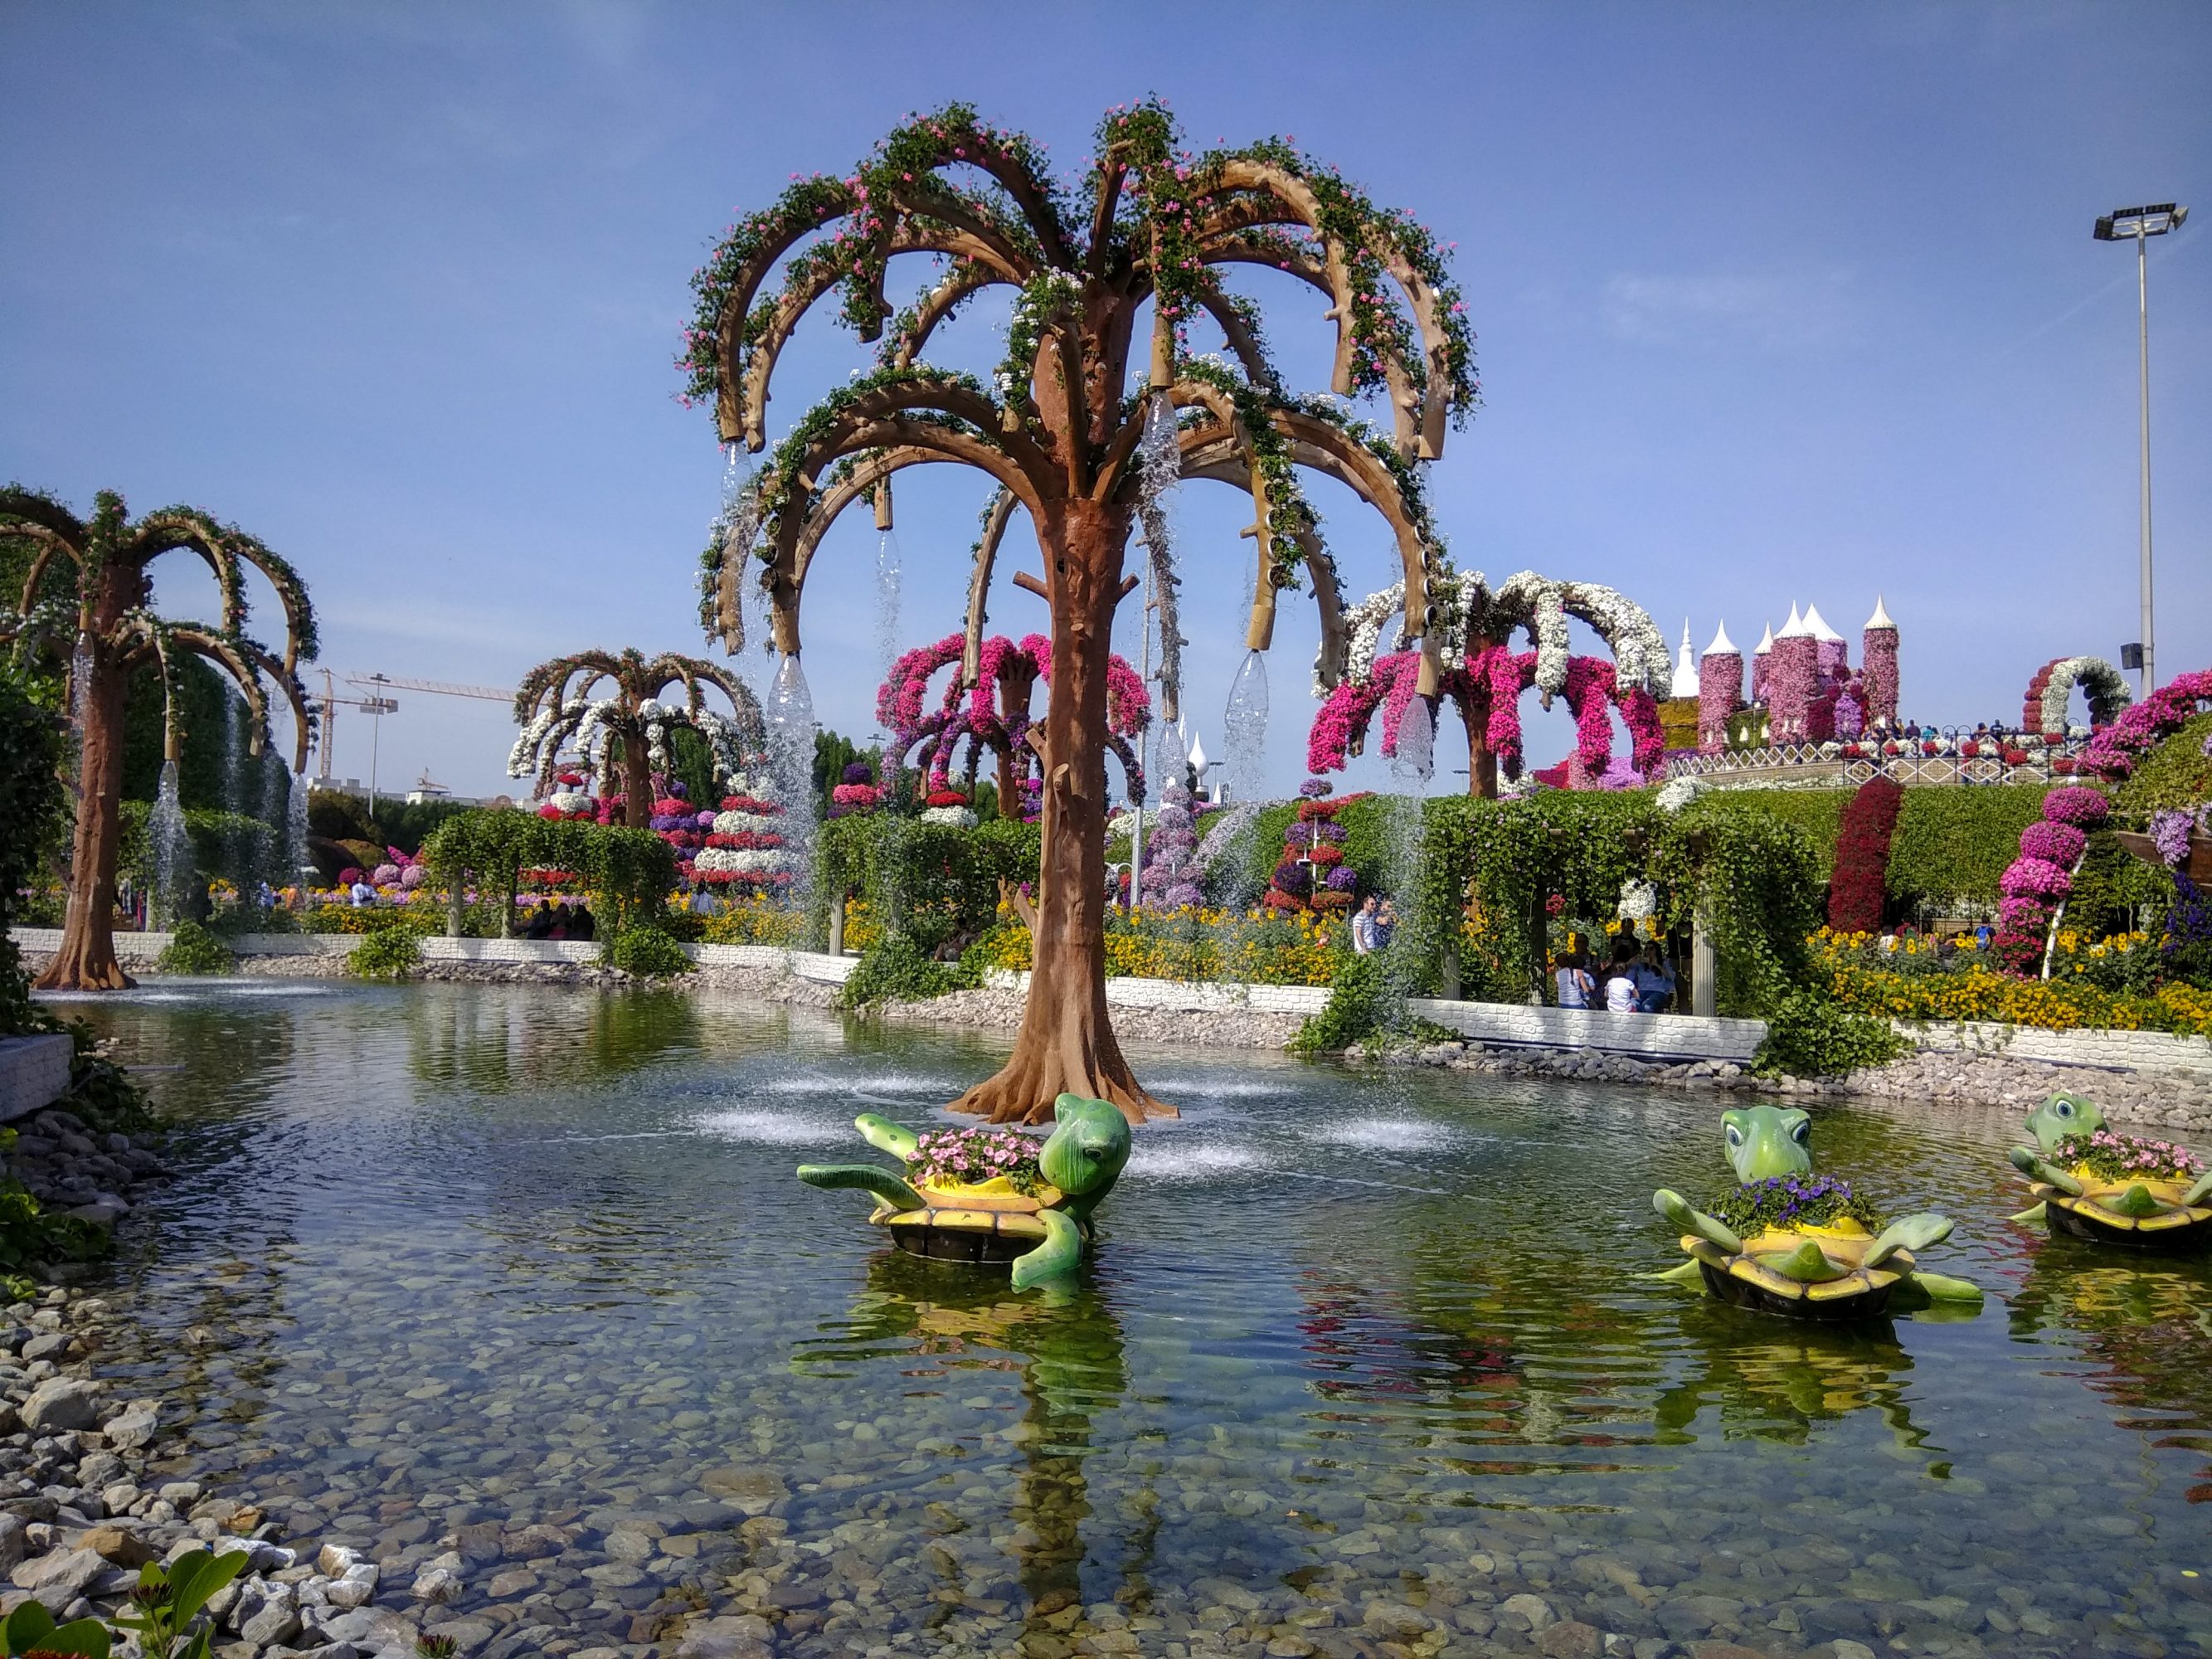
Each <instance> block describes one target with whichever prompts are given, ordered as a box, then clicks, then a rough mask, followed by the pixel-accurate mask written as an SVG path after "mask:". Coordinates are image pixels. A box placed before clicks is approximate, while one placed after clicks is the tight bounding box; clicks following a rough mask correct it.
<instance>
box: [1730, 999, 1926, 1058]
mask: <svg viewBox="0 0 2212 1659" xmlns="http://www.w3.org/2000/svg"><path fill="white" fill-rule="evenodd" d="M1911 1046H1912V1045H1911V1044H1910V1043H1908V1042H1905V1039H1904V1038H1903V1037H1901V1036H1898V1034H1897V1033H1896V1032H1895V1031H1894V1030H1892V1029H1891V1028H1890V1026H1889V1025H1888V1024H1887V1022H1885V1021H1882V1020H1879V1019H1876V1018H1874V1017H1873V1016H1872V1015H1870V1014H1861V1013H1854V1012H1851V1011H1850V1009H1847V1008H1843V1007H1839V1006H1837V1004H1835V1003H1834V1002H1832V1001H1831V1000H1829V999H1828V998H1827V997H1826V996H1823V995H1821V994H1819V993H1818V992H1814V991H1797V992H1793V993H1792V994H1790V995H1789V996H1786V997H1784V999H1783V1000H1781V1001H1780V1002H1779V1003H1778V1004H1777V1005H1776V1006H1775V1007H1774V1010H1773V1012H1771V1013H1770V1014H1768V1015H1767V1017H1766V1041H1765V1042H1762V1043H1760V1044H1759V1052H1758V1054H1755V1055H1753V1057H1752V1063H1751V1064H1752V1069H1753V1071H1755V1072H1757V1073H1759V1074H1760V1075H1761V1076H1763V1077H1842V1076H1844V1074H1845V1073H1850V1072H1856V1071H1858V1070H1859V1069H1861V1068H1862V1067H1863V1066H1886V1065H1887V1064H1888V1063H1889V1062H1890V1061H1891V1060H1895V1059H1897V1058H1898V1057H1899V1056H1900V1055H1901V1054H1905V1052H1906V1051H1907V1050H1908V1049H1910V1048H1911Z"/></svg>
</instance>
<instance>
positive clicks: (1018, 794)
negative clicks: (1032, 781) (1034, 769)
mask: <svg viewBox="0 0 2212 1659" xmlns="http://www.w3.org/2000/svg"><path fill="white" fill-rule="evenodd" d="M1008 655H1009V656H1010V657H1011V656H1012V653H1008ZM1028 662H1029V659H1028V658H1026V657H1024V658H1022V659H1020V660H1019V661H1018V662H1014V661H1008V662H1006V664H1005V665H1004V666H1003V668H1002V669H1001V671H1000V675H999V724H1000V726H1004V727H1006V729H1007V730H1008V731H1010V732H1011V731H1012V729H1013V722H1014V721H1015V720H1017V719H1019V720H1021V721H1022V722H1023V723H1024V725H1026V724H1027V723H1028V720H1029V713H1030V693H1031V692H1032V691H1033V690H1035V688H1036V672H1035V671H1033V670H1031V669H1030V667H1029V666H1028ZM1015 758H1016V757H1015V755H1014V752H1013V750H1012V749H1004V750H1000V752H999V816H1000V817H1002V818H1018V817H1020V816H1021V810H1022V809H1021V801H1022V778H1021V774H1022V769H1021V768H1020V767H1019V766H1018V765H1017V764H1016V763H1015Z"/></svg>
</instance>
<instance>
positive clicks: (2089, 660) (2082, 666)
mask: <svg viewBox="0 0 2212 1659" xmlns="http://www.w3.org/2000/svg"><path fill="white" fill-rule="evenodd" d="M2077 685H2078V686H2080V687H2081V690H2082V691H2083V692H2084V693H2085V694H2086V695H2087V697H2088V699H2089V724H2090V725H2091V726H2110V725H2111V724H2112V722H2113V721H2114V720H2118V719H2119V717H2120V714H2121V713H2122V711H2123V710H2124V709H2125V708H2127V706H2128V705H2129V704H2130V703H2131V702H2134V701H2135V693H2134V692H2133V691H2132V690H2130V689H2129V686H2128V683H2127V680H2126V678H2124V676H2123V675H2122V674H2121V672H2120V671H2119V670H2118V669H2117V668H2115V667H2113V666H2112V664H2110V663H2108V662H2106V660H2105V659H2103V658H2102V657H2053V658H2052V659H2051V660H2050V661H2049V662H2047V663H2045V664H2044V665H2043V666H2042V667H2040V668H2039V669H2037V670H2036V671H2035V678H2033V679H2032V680H2030V681H2029V682H2028V683H2027V696H2026V697H2025V698H2024V699H2022V701H2021V712H2020V723H2021V726H2022V728H2023V729H2025V730H2027V731H2030V732H2041V733H2042V734H2043V735H2044V736H2045V737H2046V738H2063V737H2064V736H2065V735H2066V705H2067V703H2068V702H2069V701H2071V700H2072V698H2073V696H2074V688H2075V686H2077Z"/></svg>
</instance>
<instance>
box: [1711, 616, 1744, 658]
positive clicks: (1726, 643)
mask: <svg viewBox="0 0 2212 1659" xmlns="http://www.w3.org/2000/svg"><path fill="white" fill-rule="evenodd" d="M1705 654H1706V655H1707V656H1709V657H1734V656H1740V655H1741V654H1742V653H1740V652H1739V651H1737V649H1736V648H1735V641H1734V640H1732V639H1730V638H1729V636H1728V624H1727V623H1722V624H1721V625H1720V627H1719V628H1718V629H1716V630H1715V632H1714V634H1713V642H1712V643H1711V645H1709V646H1707V647H1705Z"/></svg>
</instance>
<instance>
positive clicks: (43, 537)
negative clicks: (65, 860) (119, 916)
mask: <svg viewBox="0 0 2212 1659" xmlns="http://www.w3.org/2000/svg"><path fill="white" fill-rule="evenodd" d="M0 538H7V539H9V540H11V541H14V542H16V543H18V544H23V545H26V546H27V547H28V548H29V550H30V559H29V564H28V567H27V574H26V576H25V580H24V583H23V586H22V589H21V592H20V593H17V594H15V595H11V596H0V604H6V603H8V602H9V601H12V604H13V608H12V609H0V642H5V643H9V644H11V645H12V646H13V647H14V648H15V652H16V653H17V654H18V656H19V657H21V658H25V659H33V660H36V661H37V662H39V663H40V665H42V666H43V667H45V668H46V669H48V670H49V671H62V672H66V673H67V675H68V676H69V681H70V707H71V708H72V709H73V710H75V711H76V724H77V767H76V778H75V780H74V783H75V787H76V829H75V831H74V833H73V836H72V839H71V842H70V882H69V889H70V893H69V917H68V921H67V922H66V923H65V925H64V928H63V933H62V943H61V948H60V949H59V950H58V951H55V953H54V957H53V960H52V962H50V963H47V965H46V971H45V972H44V973H42V974H41V975H40V976H39V984H40V987H45V988H55V989H66V990H84V991H94V990H96V991H107V990H119V989H122V988H123V987H126V986H128V985H129V984H131V980H130V978H129V976H128V975H125V973H124V971H123V969H122V967H121V965H120V964H119V963H118V962H117V961H116V959H115V939H114V933H113V914H114V909H115V866H116V854H117V850H118V846H119V844H120V840H121V836H122V812H121V806H122V801H121V796H122V790H123V711H124V703H125V697H126V695H127V693H128V691H129V689H130V682H131V673H132V671H134V670H136V669H137V668H138V667H139V666H140V665H144V664H151V665H154V666H155V668H156V669H157V670H158V671H159V672H160V674H161V679H162V684H163V685H164V687H165V688H166V689H167V692H168V694H169V695H168V707H167V730H166V732H165V734H164V748H165V751H166V753H167V757H168V758H169V759H171V760H174V759H175V758H176V757H177V753H178V750H179V744H180V743H181V741H182V738H183V737H184V733H183V732H182V731H181V730H180V729H179V720H178V718H177V702H178V699H177V696H176V692H177V688H178V684H179V676H180V674H181V671H182V664H183V660H184V659H185V656H187V655H191V656H196V657H200V658H203V659H205V660H206V661H207V662H209V663H210V664H212V665H214V666H215V667H216V669H217V670H218V671H220V672H222V673H223V674H225V675H227V676H228V677H229V678H230V679H231V680H232V681H233V682H234V684H236V685H237V687H238V689H239V690H240V692H241V693H243V694H244V696H245V699H246V710H247V714H248V717H249V728H248V729H249V732H250V736H249V738H248V746H249V748H250V749H251V750H252V753H254V754H257V755H258V754H259V753H260V752H261V748H262V745H263V744H264V743H266V742H267V741H268V739H269V736H270V731H269V693H268V689H267V688H268V686H269V685H270V684H273V685H275V686H276V690H278V691H279V692H280V693H282V694H283V696H284V698H285V700H286V701H287V702H289V704H290V705H291V708H292V719H293V725H294V728H295V732H296V734H297V736H296V742H295V752H294V756H293V763H292V765H293V770H294V771H295V773H296V772H304V771H305V770H306V769H307V743H308V738H309V736H310V734H311V732H313V721H312V720H310V718H309V716H308V714H307V696H306V693H305V691H304V690H303V689H302V688H301V684H300V678H299V674H298V668H299V665H300V661H301V659H302V658H312V657H313V655H314V653H315V615H314V611H313V608H312V607H311V606H310V605H309V604H308V603H307V584H306V583H305V582H303V581H301V579H300V576H299V574H298V573H297V572H295V570H294V569H293V568H292V567H291V566H290V565H289V564H288V563H286V562H284V560H283V559H282V558H281V557H279V556H277V555H276V553H275V552H273V551H271V550H270V549H269V548H268V547H266V546H264V545H263V544H262V543H261V542H259V541H258V540H257V539H256V538H253V537H252V536H249V535H247V534H246V532H244V531H242V530H240V529H239V528H238V527H237V526H234V525H227V524H224V523H223V522H222V521H221V520H218V519H216V518H215V517H213V516H212V515H211V514H210V513H204V512H202V511H201V510H200V509H199V508H197V507H164V508H162V509H161V511H160V512H158V513H148V514H146V516H145V517H143V518H141V519H137V520H133V519H132V518H131V516H130V514H129V513H128V512H127V510H126V509H125V507H124V503H123V498H122V496H120V495H117V494H115V493H114V492H113V491H112V490H102V491H100V494H99V495H96V496H95V497H94V501H93V510H92V515H91V517H89V518H85V519H81V518H79V517H78V516H77V515H76V513H73V512H72V511H70V508H69V507H67V506H65V505H64V504H63V503H62V502H60V501H57V500H55V499H54V498H53V497H52V496H51V495H40V493H39V492H37V491H35V490H31V489H23V488H21V486H17V485H9V486H8V487H7V488H5V489H0ZM173 552H189V553H192V554H195V555H197V556H198V557H199V558H200V559H201V560H202V561H203V562H205V564H206V565H207V567H208V569H209V571H210V573H211V574H213V575H214V577H215V580H216V589H217V591H218V592H219V593H220V595H221V602H222V619H221V620H220V621H219V622H215V623H205V622H173V621H171V620H169V619H168V618H167V617H161V616H159V615H156V614H155V611H154V609H153V604H154V579H153V565H154V562H155V560H156V559H158V558H160V557H161V556H162V555H163V554H165V553H173ZM249 568H251V569H253V570H257V571H258V572H260V574H261V575H262V576H263V577H264V579H265V580H267V582H268V584H269V586H270V587H271V588H273V589H274V590H275V591H276V600H277V604H278V605H279V607H280V608H281V609H282V610H283V614H284V648H283V653H282V654H281V655H279V654H277V653H274V652H272V651H270V649H269V648H267V647H264V646H263V645H261V644H259V643H258V642H257V641H254V640H253V639H252V637H251V636H249V635H247V633H246V620H247V617H248V614H249V607H248V604H247V600H246V572H247V570H248V569H249Z"/></svg>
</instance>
